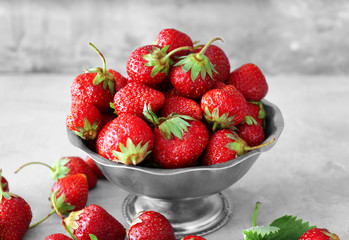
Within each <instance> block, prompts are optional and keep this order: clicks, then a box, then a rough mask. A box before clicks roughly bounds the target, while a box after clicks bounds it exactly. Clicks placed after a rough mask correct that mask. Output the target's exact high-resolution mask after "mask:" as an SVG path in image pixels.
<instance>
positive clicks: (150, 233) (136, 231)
mask: <svg viewBox="0 0 349 240" xmlns="http://www.w3.org/2000/svg"><path fill="white" fill-rule="evenodd" d="M127 239H129V240H143V239H147V240H158V239H161V240H176V237H175V234H174V230H173V228H172V225H171V223H170V222H169V221H168V219H167V218H166V217H165V216H164V215H162V214H161V213H159V212H155V211H142V212H139V213H138V214H137V215H136V216H135V218H134V219H133V221H132V223H131V226H130V228H129V229H128V231H127Z"/></svg>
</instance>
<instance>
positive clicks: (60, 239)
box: [44, 233, 73, 240]
mask: <svg viewBox="0 0 349 240" xmlns="http://www.w3.org/2000/svg"><path fill="white" fill-rule="evenodd" d="M44 240H73V239H72V238H71V237H68V236H67V235H64V234H62V233H55V234H51V235H49V236H47V237H46V238H45V239H44Z"/></svg>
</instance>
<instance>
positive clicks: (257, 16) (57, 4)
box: [0, 0, 349, 75]
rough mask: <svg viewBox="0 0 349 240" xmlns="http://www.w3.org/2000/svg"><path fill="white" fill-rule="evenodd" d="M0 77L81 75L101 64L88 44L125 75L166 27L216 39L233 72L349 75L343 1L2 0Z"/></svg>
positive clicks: (348, 16) (347, 15) (347, 16)
mask: <svg viewBox="0 0 349 240" xmlns="http://www.w3.org/2000/svg"><path fill="white" fill-rule="evenodd" d="M0 23H1V24H0V34H1V35H0V72H63V73H71V72H81V71H82V70H83V68H84V67H85V66H87V67H90V66H99V65H100V59H99V58H98V56H97V55H96V53H95V52H94V50H93V49H92V48H90V47H89V46H88V42H90V41H91V42H93V43H94V44H95V45H96V46H97V47H98V48H99V49H100V50H101V51H102V52H103V53H104V55H105V57H106V58H107V64H108V67H109V68H114V69H115V70H118V71H120V72H121V73H125V72H126V71H125V64H126V61H127V58H128V56H129V54H130V53H131V51H132V50H133V49H134V48H136V47H138V46H139V45H144V44H148V43H151V42H152V41H153V40H154V38H155V37H156V35H157V33H158V32H159V31H160V30H161V29H163V28H170V27H173V28H177V29H179V30H181V31H183V32H186V33H187V34H188V35H190V36H191V37H192V39H193V40H200V41H201V43H205V42H207V41H208V40H210V39H211V38H213V37H215V36H221V37H223V38H224V40H225V42H224V43H223V44H220V43H218V44H219V45H220V46H221V47H222V48H223V49H224V50H225V51H226V53H227V55H228V57H229V59H230V61H231V65H232V68H235V67H238V66H240V65H241V64H243V63H245V62H254V63H256V64H257V65H259V66H260V67H261V68H262V70H263V71H264V72H265V73H267V74H280V73H282V74H332V75H344V74H346V75H347V74H349V54H348V53H349V41H348V36H349V1H346V0H338V1H332V0H308V1H302V0H290V1H280V0H265V1H263V0H244V1H243V0H241V1H228V0H222V1H219V0H218V1H210V0H203V1H199V0H187V1H185V0H178V1H174V0H172V1H166V0H150V1H141V0H139V1H135V0H130V1H126V0H114V1H112V0H104V1H94V0H85V1H83V0H62V1H49V0H46V1H45V0H0Z"/></svg>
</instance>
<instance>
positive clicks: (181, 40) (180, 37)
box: [154, 28, 193, 60]
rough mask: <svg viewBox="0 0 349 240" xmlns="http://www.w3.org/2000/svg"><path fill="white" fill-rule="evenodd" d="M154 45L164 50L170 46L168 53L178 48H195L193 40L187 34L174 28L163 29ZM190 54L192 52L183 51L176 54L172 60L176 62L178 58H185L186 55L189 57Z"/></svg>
mask: <svg viewBox="0 0 349 240" xmlns="http://www.w3.org/2000/svg"><path fill="white" fill-rule="evenodd" d="M154 44H155V45H158V46H160V47H162V48H163V47H166V46H169V48H168V49H167V52H171V51H172V50H175V49H176V48H180V47H185V46H188V47H190V48H193V41H192V40H191V38H190V37H189V36H188V35H187V34H185V33H183V32H181V31H179V30H177V29H174V28H166V29H162V30H161V31H160V32H159V34H158V36H157V37H156V39H155V41H154ZM189 53H190V50H182V51H179V52H176V53H174V54H173V56H172V58H173V59H174V60H175V58H176V57H179V56H185V55H188V54H189Z"/></svg>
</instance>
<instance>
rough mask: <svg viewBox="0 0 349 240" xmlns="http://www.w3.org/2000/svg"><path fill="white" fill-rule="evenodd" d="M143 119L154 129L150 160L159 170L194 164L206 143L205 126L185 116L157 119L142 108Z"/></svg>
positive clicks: (176, 115)
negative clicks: (150, 123) (160, 168)
mask: <svg viewBox="0 0 349 240" xmlns="http://www.w3.org/2000/svg"><path fill="white" fill-rule="evenodd" d="M144 114H145V116H146V118H147V119H148V120H149V121H150V122H152V123H153V124H154V125H155V128H154V129H153V132H154V149H153V152H152V155H151V157H152V160H153V161H154V162H155V163H156V164H157V165H159V166H160V167H162V168H183V167H190V166H194V165H196V164H197V160H198V158H199V156H200V155H201V153H202V152H203V151H204V150H205V147H206V145H207V143H208V139H209V134H208V131H207V129H206V127H205V125H204V124H203V123H202V122H201V121H199V120H195V119H194V118H192V117H190V116H186V115H178V114H172V115H169V116H167V117H166V118H157V116H156V115H155V114H154V113H153V112H152V111H151V109H149V108H148V109H147V108H145V110H144Z"/></svg>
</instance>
